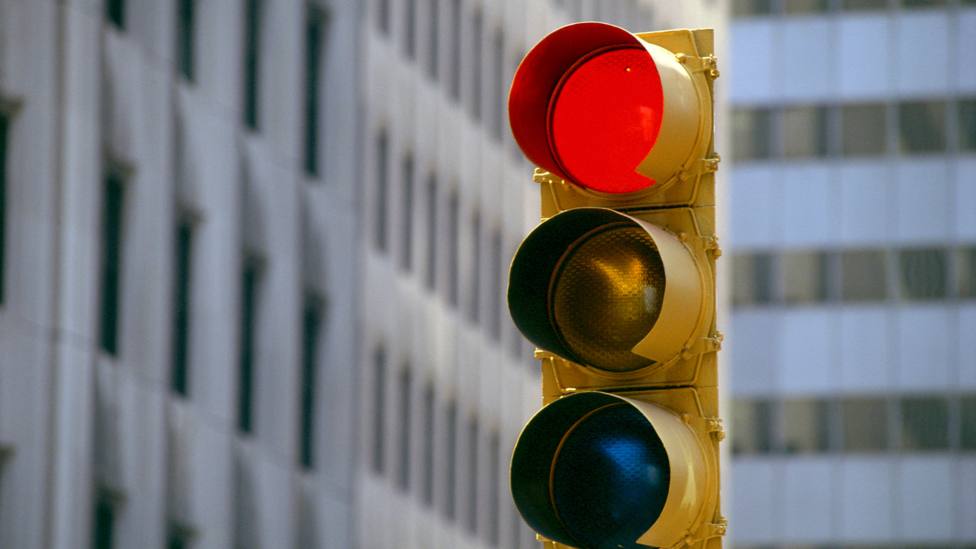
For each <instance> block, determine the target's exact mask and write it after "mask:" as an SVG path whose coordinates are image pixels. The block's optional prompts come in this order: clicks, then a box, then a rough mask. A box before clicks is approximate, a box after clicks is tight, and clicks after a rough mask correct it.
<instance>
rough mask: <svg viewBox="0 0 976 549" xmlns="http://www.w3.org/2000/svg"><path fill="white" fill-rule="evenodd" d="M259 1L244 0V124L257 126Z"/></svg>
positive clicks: (255, 127)
mask: <svg viewBox="0 0 976 549" xmlns="http://www.w3.org/2000/svg"><path fill="white" fill-rule="evenodd" d="M261 1H262V0H244V125H245V126H247V127H248V128H250V129H252V130H256V129H257V128H258V83H259V81H260V80H259V76H258V70H259V68H260V57H261V55H260V47H261V39H260V38H261V37H260V32H261V28H260V24H261V13H260V11H261Z"/></svg>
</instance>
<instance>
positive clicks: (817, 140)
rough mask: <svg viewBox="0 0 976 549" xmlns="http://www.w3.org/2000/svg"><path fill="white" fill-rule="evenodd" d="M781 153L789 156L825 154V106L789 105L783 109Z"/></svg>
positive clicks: (801, 156)
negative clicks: (789, 106)
mask: <svg viewBox="0 0 976 549" xmlns="http://www.w3.org/2000/svg"><path fill="white" fill-rule="evenodd" d="M782 116H783V126H782V127H783V155H784V156H787V157H790V158H797V157H800V158H803V157H818V156H826V154H827V108H826V107H791V108H788V109H785V110H783V114H782Z"/></svg>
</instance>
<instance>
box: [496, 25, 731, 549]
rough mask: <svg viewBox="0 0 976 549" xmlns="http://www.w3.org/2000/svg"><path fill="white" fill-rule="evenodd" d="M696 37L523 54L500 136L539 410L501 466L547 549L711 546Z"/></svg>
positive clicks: (703, 122) (555, 42)
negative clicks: (514, 146)
mask: <svg viewBox="0 0 976 549" xmlns="http://www.w3.org/2000/svg"><path fill="white" fill-rule="evenodd" d="M716 77H718V70H717V68H716V62H715V57H714V55H713V37H712V31H711V30H710V29H699V30H671V31H663V32H651V33H642V34H631V33H629V32H627V31H626V30H624V29H622V28H620V27H616V26H613V25H608V24H604V23H596V22H587V23H577V24H573V25H568V26H565V27H562V28H560V29H557V30H556V31H554V32H552V33H551V34H549V35H548V36H546V37H545V38H543V39H542V40H541V41H540V42H539V43H538V44H536V46H535V47H533V49H532V50H531V51H529V52H528V54H526V56H525V58H524V59H523V60H522V63H521V64H520V65H519V68H518V70H517V71H516V74H515V78H514V80H513V82H512V88H511V92H510V94H509V117H510V122H511V126H512V133H513V135H514V137H515V140H516V142H517V143H518V144H519V146H520V147H521V149H522V151H523V152H524V153H525V155H526V156H527V157H528V158H529V159H530V160H531V161H532V162H533V163H534V164H536V166H538V167H537V168H536V170H535V174H534V180H535V181H536V182H537V183H538V184H539V185H540V190H541V193H542V194H541V198H542V202H541V204H542V211H541V218H542V222H541V223H540V224H539V225H538V226H537V227H536V228H535V229H534V230H533V231H532V232H531V233H530V234H529V235H528V236H527V237H526V238H525V240H524V241H523V242H522V244H521V246H520V247H519V249H518V251H517V252H516V254H515V257H514V259H513V260H512V267H511V272H510V280H509V288H508V303H509V309H510V311H511V314H512V318H513V320H514V321H515V324H516V326H518V328H519V329H520V330H521V332H522V333H523V334H524V335H525V337H526V338H527V339H529V340H530V341H531V342H532V343H534V344H535V345H536V346H537V347H538V349H537V351H536V357H537V358H538V359H539V360H540V362H541V365H542V393H543V394H542V396H543V408H542V409H541V410H539V411H538V412H537V413H536V415H535V416H534V417H532V418H531V419H530V420H529V422H528V423H527V424H526V426H525V427H524V429H523V431H522V433H521V434H520V436H519V438H518V441H517V442H516V445H515V449H514V452H513V455H512V464H511V488H512V496H513V498H514V500H515V503H516V506H517V507H518V509H519V511H520V513H521V514H522V516H523V518H524V519H525V520H526V522H527V523H528V524H529V525H530V526H532V527H533V528H534V529H535V530H536V532H538V538H539V539H540V541H542V542H543V543H544V544H545V546H546V547H548V548H563V547H577V548H581V549H582V548H596V549H603V548H621V547H626V548H639V547H678V546H691V547H705V548H718V547H721V543H722V542H721V540H722V535H723V534H724V533H725V527H726V522H725V519H724V518H722V516H721V513H720V509H719V451H718V444H719V441H721V440H722V438H723V437H724V431H723V428H722V422H721V420H720V419H719V417H718V416H719V414H718V379H717V375H718V373H717V359H716V355H717V352H718V350H719V348H720V346H721V341H722V336H721V334H720V333H719V332H718V331H717V329H716V326H715V259H716V258H717V257H718V256H719V255H720V249H719V247H718V239H717V236H716V234H715V192H714V173H715V170H716V168H717V166H718V156H717V155H716V154H715V152H714V149H713V143H712V135H713V130H712V127H713V120H712V110H713V101H712V81H713V80H714V79H715V78H716Z"/></svg>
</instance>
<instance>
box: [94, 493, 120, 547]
mask: <svg viewBox="0 0 976 549" xmlns="http://www.w3.org/2000/svg"><path fill="white" fill-rule="evenodd" d="M94 515H95V516H94V517H93V522H94V524H93V525H92V549H112V548H113V547H115V505H114V504H113V503H112V500H111V499H110V498H109V497H108V496H106V495H104V494H99V495H98V496H96V498H95V513H94Z"/></svg>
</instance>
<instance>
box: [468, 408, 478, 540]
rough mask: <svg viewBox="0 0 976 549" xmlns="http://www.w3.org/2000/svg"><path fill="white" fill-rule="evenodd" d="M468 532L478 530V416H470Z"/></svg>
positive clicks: (473, 532)
mask: <svg viewBox="0 0 976 549" xmlns="http://www.w3.org/2000/svg"><path fill="white" fill-rule="evenodd" d="M467 430H468V478H467V480H468V486H467V495H468V515H467V517H466V518H467V520H466V521H465V526H466V527H467V529H468V532H470V533H472V534H475V533H477V532H478V434H479V433H478V418H476V417H474V416H471V417H469V418H468V429H467Z"/></svg>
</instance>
